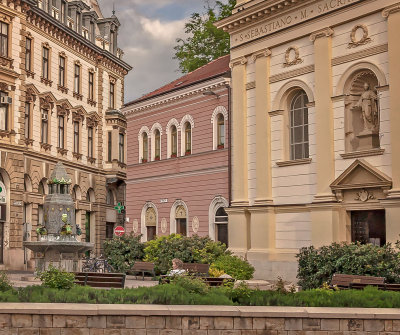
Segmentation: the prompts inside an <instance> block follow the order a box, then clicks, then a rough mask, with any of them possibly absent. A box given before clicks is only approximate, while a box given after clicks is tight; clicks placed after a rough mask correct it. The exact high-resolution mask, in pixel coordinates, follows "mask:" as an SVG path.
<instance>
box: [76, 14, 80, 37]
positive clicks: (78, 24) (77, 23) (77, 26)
mask: <svg viewBox="0 0 400 335" xmlns="http://www.w3.org/2000/svg"><path fill="white" fill-rule="evenodd" d="M75 26H76V31H77V32H78V33H80V32H81V13H80V12H76V25H75Z"/></svg>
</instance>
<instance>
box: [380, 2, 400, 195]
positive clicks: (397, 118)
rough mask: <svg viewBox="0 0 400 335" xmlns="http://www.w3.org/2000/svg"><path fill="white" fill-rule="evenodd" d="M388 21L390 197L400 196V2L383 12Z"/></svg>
mask: <svg viewBox="0 0 400 335" xmlns="http://www.w3.org/2000/svg"><path fill="white" fill-rule="evenodd" d="M382 15H383V17H385V18H387V21H388V45H389V73H390V75H389V94H390V139H391V147H392V153H393V154H392V180H393V186H392V190H390V192H389V198H399V197H400V113H399V112H400V94H399V92H400V61H399V60H400V43H399V36H398V33H399V31H400V3H397V4H394V5H392V6H390V7H387V8H385V9H384V10H383V12H382Z"/></svg>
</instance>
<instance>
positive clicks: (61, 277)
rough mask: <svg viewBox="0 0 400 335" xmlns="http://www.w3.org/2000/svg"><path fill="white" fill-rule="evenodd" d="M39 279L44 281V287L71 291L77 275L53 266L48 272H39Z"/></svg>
mask: <svg viewBox="0 0 400 335" xmlns="http://www.w3.org/2000/svg"><path fill="white" fill-rule="evenodd" d="M38 278H39V279H40V280H41V281H42V285H43V286H44V287H48V288H55V289H70V288H72V287H73V286H74V285H75V284H74V281H75V275H74V274H73V273H69V272H65V271H63V270H60V269H57V268H56V267H54V266H53V265H51V264H50V266H49V268H48V270H46V271H43V272H38Z"/></svg>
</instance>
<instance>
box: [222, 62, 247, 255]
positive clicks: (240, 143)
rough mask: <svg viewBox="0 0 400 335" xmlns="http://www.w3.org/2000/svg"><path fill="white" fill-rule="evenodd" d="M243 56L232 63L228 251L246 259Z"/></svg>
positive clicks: (244, 74)
mask: <svg viewBox="0 0 400 335" xmlns="http://www.w3.org/2000/svg"><path fill="white" fill-rule="evenodd" d="M246 63H247V59H246V58H245V57H242V58H238V59H235V60H233V61H232V62H231V64H230V66H231V69H232V94H231V96H232V111H231V134H232V135H231V142H230V145H231V179H232V183H231V185H232V186H231V187H232V190H231V194H232V199H231V208H228V209H227V211H226V212H227V213H228V216H229V223H228V239H229V249H230V250H231V251H232V252H234V253H235V254H237V255H239V256H242V257H246V256H247V250H248V249H249V248H250V233H249V219H250V218H249V212H248V211H247V208H244V207H246V206H248V205H249V201H248V176H247V102H246V100H247V93H246V77H247V76H246Z"/></svg>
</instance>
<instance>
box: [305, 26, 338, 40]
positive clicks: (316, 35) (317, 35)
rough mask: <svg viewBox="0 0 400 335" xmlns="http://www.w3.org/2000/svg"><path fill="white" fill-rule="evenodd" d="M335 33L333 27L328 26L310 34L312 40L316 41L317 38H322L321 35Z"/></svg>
mask: <svg viewBox="0 0 400 335" xmlns="http://www.w3.org/2000/svg"><path fill="white" fill-rule="evenodd" d="M333 34H334V31H333V29H332V28H330V27H327V28H324V29H321V30H317V31H315V32H313V33H312V34H311V35H310V40H311V42H315V40H316V39H317V38H320V37H330V36H332V35H333Z"/></svg>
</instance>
